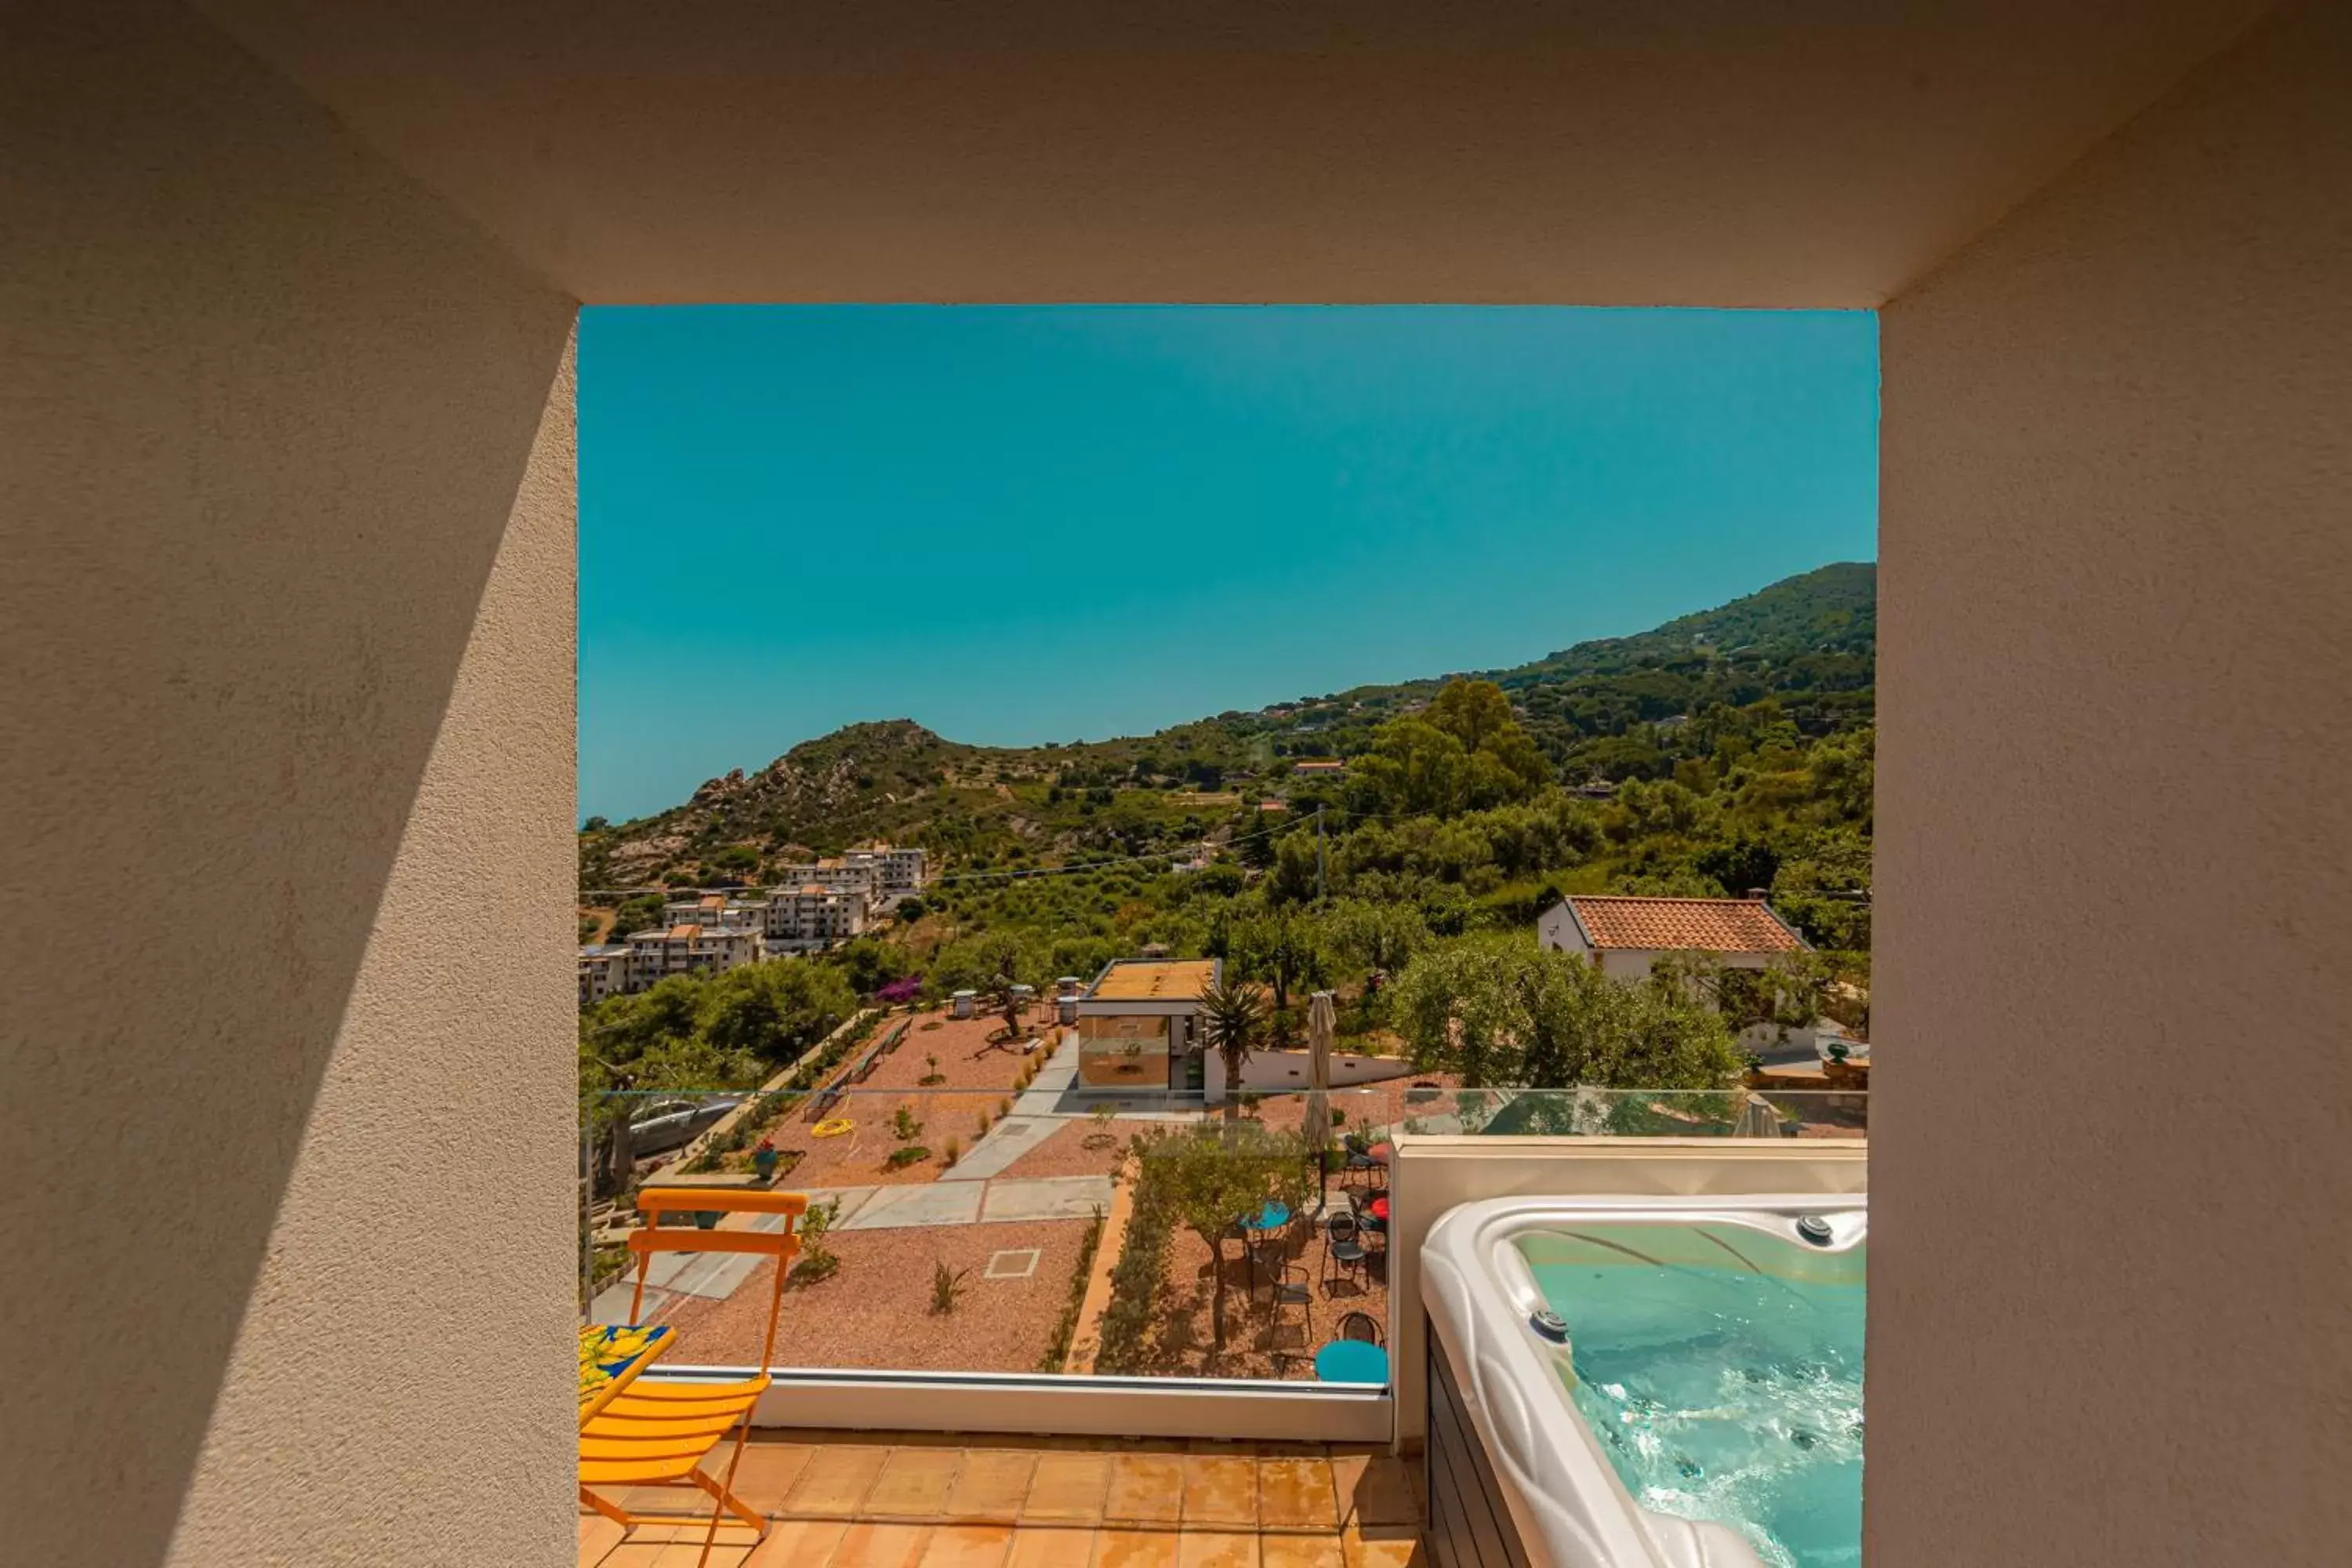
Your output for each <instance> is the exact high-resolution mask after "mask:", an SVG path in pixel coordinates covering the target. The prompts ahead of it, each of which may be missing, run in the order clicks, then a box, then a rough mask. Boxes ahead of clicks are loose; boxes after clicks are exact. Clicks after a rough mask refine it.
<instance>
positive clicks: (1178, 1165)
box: [1144, 1122, 1310, 1352]
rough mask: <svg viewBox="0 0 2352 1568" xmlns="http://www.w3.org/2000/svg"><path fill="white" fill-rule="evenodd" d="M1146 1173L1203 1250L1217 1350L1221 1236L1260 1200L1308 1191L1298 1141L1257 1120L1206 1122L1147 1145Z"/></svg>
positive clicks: (1221, 1312)
mask: <svg viewBox="0 0 2352 1568" xmlns="http://www.w3.org/2000/svg"><path fill="white" fill-rule="evenodd" d="M1144 1159H1145V1160H1146V1161H1147V1162H1150V1163H1151V1164H1152V1172H1151V1175H1152V1179H1153V1180H1154V1181H1156V1182H1160V1183H1162V1184H1164V1185H1165V1190H1166V1192H1167V1194H1168V1199H1169V1203H1170V1205H1171V1207H1173V1209H1174V1210H1175V1213H1176V1216H1177V1218H1178V1219H1179V1220H1180V1221H1181V1222H1182V1224H1183V1226H1184V1227H1185V1228H1186V1229H1188V1230H1190V1231H1191V1232H1192V1234H1193V1235H1195V1236H1197V1237H1200V1238H1201V1242H1202V1245H1203V1246H1205V1247H1208V1249H1209V1272H1210V1279H1211V1282H1212V1283H1211V1292H1212V1299H1211V1307H1210V1315H1209V1322H1210V1332H1211V1335H1212V1337H1213V1341H1214V1342H1215V1345H1216V1348H1217V1349H1218V1350H1219V1351H1221V1352H1222V1351H1223V1349H1224V1348H1225V1237H1228V1236H1230V1235H1232V1234H1233V1233H1234V1231H1235V1230H1237V1229H1239V1228H1240V1226H1241V1225H1242V1223H1243V1222H1244V1220H1246V1219H1248V1218H1249V1217H1251V1216H1252V1215H1255V1214H1256V1213H1257V1212H1258V1211H1259V1210H1260V1209H1262V1208H1264V1207H1265V1205H1267V1204H1268V1203H1281V1204H1285V1205H1288V1206H1289V1207H1290V1209H1291V1210H1292V1211H1293V1212H1294V1213H1295V1212H1297V1210H1298V1209H1299V1208H1301V1207H1303V1206H1304V1205H1305V1204H1306V1202H1307V1193H1308V1191H1309V1189H1310V1183H1309V1181H1308V1178H1307V1158H1306V1152H1305V1149H1304V1146H1303V1145H1302V1144H1301V1143H1300V1142H1299V1140H1298V1139H1297V1137H1296V1136H1293V1135H1290V1134H1286V1133H1276V1132H1269V1131H1266V1129H1265V1126H1264V1124H1262V1123H1259V1122H1237V1123H1226V1124H1223V1125H1221V1126H1220V1125H1213V1124H1211V1123H1207V1122H1203V1123H1202V1124H1200V1125H1199V1126H1197V1127H1195V1128H1193V1129H1192V1131H1189V1132H1173V1133H1168V1134H1164V1135H1163V1136H1161V1137H1160V1138H1159V1139H1156V1140H1154V1141H1153V1142H1150V1144H1148V1145H1147V1146H1146V1148H1145V1151H1144Z"/></svg>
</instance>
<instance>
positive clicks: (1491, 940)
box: [1391, 935, 1739, 1089]
mask: <svg viewBox="0 0 2352 1568" xmlns="http://www.w3.org/2000/svg"><path fill="white" fill-rule="evenodd" d="M1391 1010H1392V1016H1393V1017H1394V1018H1395V1020H1396V1023H1397V1026H1398V1028H1399V1030H1400V1031H1401V1032H1402V1034H1403V1035H1404V1037H1405V1039H1406V1041H1407V1042H1408V1043H1409V1044H1410V1046H1411V1047H1412V1054H1413V1060H1414V1062H1415V1063H1416V1065H1418V1066H1421V1067H1423V1068H1440V1069H1443V1070H1446V1071H1451V1072H1456V1073H1459V1074H1460V1075H1461V1076H1462V1079H1463V1081H1464V1082H1465V1084H1469V1085H1473V1086H1475V1085H1481V1084H1507V1085H1511V1086H1514V1087H1525V1088H1530V1089H1573V1088H1587V1087H1591V1088H1614V1089H1719V1088H1721V1087H1723V1086H1724V1085H1725V1084H1727V1083H1728V1082H1729V1081H1730V1080H1731V1079H1733V1078H1734V1077H1735V1076H1736V1075H1737V1074H1738V1070H1739V1057H1738V1052H1737V1051H1736V1050H1735V1049H1734V1048H1733V1046H1732V1039H1731V1030H1730V1028H1729V1027H1728V1026H1727V1024H1726V1022H1725V1020H1724V1018H1723V1016H1721V1015H1720V1014H1718V1013H1717V1011H1716V1010H1715V1009H1714V1008H1713V1007H1712V1006H1710V1005H1708V1004H1707V1003H1706V1000H1705V999H1703V998H1701V997H1698V996H1695V995H1693V994H1690V992H1689V990H1688V988H1687V987H1685V986H1682V985H1679V984H1668V983H1664V982H1653V981H1646V980H1644V981H1620V980H1613V979H1612V978H1610V977H1609V976H1608V975H1606V974H1603V973H1601V971H1600V970H1599V969H1598V968H1596V967H1594V966H1593V965H1591V964H1589V963H1585V962H1584V961H1583V960H1581V959H1580V958H1575V957H1571V956H1570V955H1569V954H1567V953H1563V952H1549V951H1546V950H1543V949H1540V948H1538V947H1537V946H1536V944H1535V943H1534V942H1533V941H1532V940H1530V939H1528V938H1527V937H1525V936H1519V935H1515V936H1511V937H1486V938H1472V939H1468V940H1465V941H1463V942H1453V943H1448V944H1446V945H1444V946H1442V947H1437V948H1433V949H1431V950H1430V951H1428V952H1424V953H1423V954H1422V955H1421V956H1419V957H1418V958H1415V959H1414V960H1413V961H1412V963H1410V964H1408V965H1407V966H1406V968H1405V972H1404V973H1403V974H1402V976H1401V977H1400V978H1399V980H1398V982H1397V985H1396V992H1395V995H1394V997H1393V999H1392V1001H1391Z"/></svg>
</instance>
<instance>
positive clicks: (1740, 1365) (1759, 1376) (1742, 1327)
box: [1523, 1227, 1864, 1568]
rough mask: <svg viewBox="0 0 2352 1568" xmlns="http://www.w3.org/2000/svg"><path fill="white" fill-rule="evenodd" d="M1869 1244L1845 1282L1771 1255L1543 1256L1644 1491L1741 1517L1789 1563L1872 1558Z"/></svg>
mask: <svg viewBox="0 0 2352 1568" xmlns="http://www.w3.org/2000/svg"><path fill="white" fill-rule="evenodd" d="M1612 1230H1613V1227H1612ZM1614 1234H1615V1235H1618V1236H1623V1235H1625V1232H1623V1231H1622V1230H1619V1231H1614ZM1555 1239H1557V1238H1555ZM1603 1245H1607V1244H1605V1243H1604V1244H1603ZM1764 1246H1765V1247H1767V1248H1768V1249H1769V1248H1781V1247H1793V1246H1794V1244H1791V1243H1785V1242H1779V1241H1777V1240H1769V1239H1768V1240H1766V1241H1765V1242H1764ZM1532 1250H1535V1249H1533V1248H1523V1254H1524V1253H1525V1252H1526V1251H1532ZM1543 1250H1546V1251H1549V1250H1551V1248H1549V1247H1547V1248H1544V1249H1543ZM1743 1250H1744V1251H1745V1252H1746V1253H1747V1254H1748V1256H1749V1257H1751V1258H1752V1257H1757V1256H1758V1252H1757V1247H1756V1246H1755V1245H1754V1244H1753V1243H1752V1242H1751V1243H1749V1244H1748V1245H1747V1246H1745V1247H1743ZM1858 1252H1859V1249H1856V1254H1855V1255H1853V1256H1850V1257H1849V1258H1847V1259H1846V1260H1845V1262H1846V1265H1847V1266H1846V1267H1845V1268H1842V1269H1841V1270H1838V1272H1842V1273H1843V1274H1844V1275H1845V1276H1846V1278H1845V1279H1843V1280H1835V1279H1806V1278H1804V1277H1803V1276H1804V1274H1805V1270H1804V1268H1802V1267H1799V1268H1795V1269H1793V1270H1791V1271H1790V1272H1793V1273H1794V1274H1796V1275H1797V1276H1798V1277H1797V1278H1795V1279H1791V1278H1789V1277H1788V1276H1787V1274H1784V1273H1783V1272H1782V1271H1781V1270H1780V1269H1779V1268H1773V1267H1772V1265H1771V1260H1770V1259H1769V1258H1764V1259H1763V1261H1764V1264H1765V1267H1764V1268H1763V1269H1762V1270H1761V1271H1759V1269H1757V1268H1744V1267H1739V1266H1738V1265H1736V1264H1733V1265H1729V1266H1727V1267H1723V1268H1714V1267H1685V1266H1675V1265H1669V1264H1636V1263H1632V1262H1629V1261H1627V1260H1625V1259H1623V1258H1613V1259H1612V1260H1611V1261H1608V1262H1604V1263H1600V1264H1597V1265H1595V1264H1586V1263H1581V1262H1538V1261H1536V1260H1535V1258H1532V1257H1531V1258H1529V1260H1528V1261H1529V1268H1530V1271H1531V1272H1532V1273H1533V1274H1534V1276H1535V1279H1536V1283H1537V1285H1538V1289H1541V1290H1542V1291H1543V1293H1544V1296H1545V1297H1546V1299H1547V1300H1549V1301H1550V1302H1551V1305H1552V1310H1554V1311H1556V1312H1558V1313H1559V1315H1560V1316H1561V1317H1562V1318H1564V1319H1566V1320H1567V1321H1568V1324H1569V1332H1570V1348H1571V1351H1572V1354H1573V1363H1574V1369H1575V1370H1574V1378H1573V1381H1572V1382H1571V1383H1570V1395H1571V1397H1572V1398H1573V1399H1574V1401H1575V1403H1576V1407H1577V1409H1578V1411H1579V1412H1580V1413H1581V1414H1582V1415H1583V1416H1584V1419H1585V1421H1586V1423H1587V1425H1589V1426H1591V1429H1592V1431H1593V1433H1594V1434H1595V1435H1596V1436H1598V1437H1599V1438H1600V1439H1601V1448H1602V1450H1603V1451H1604V1452H1606V1453H1607V1454H1608V1456H1609V1458H1610V1461H1611V1463H1612V1465H1613V1466H1614V1467H1615V1468H1616V1471H1617V1474H1618V1477H1619V1479H1622V1480H1623V1481H1624V1483H1625V1488H1626V1489H1627V1490H1628V1491H1630V1492H1632V1493H1633V1500H1634V1501H1636V1502H1638V1503H1640V1504H1641V1505H1642V1506H1643V1508H1647V1509H1652V1510H1656V1511H1657V1512H1660V1513H1669V1514H1676V1515H1679V1516H1681V1517H1683V1518H1685V1519H1695V1520H1714V1521H1720V1522H1722V1523H1724V1524H1727V1525H1729V1526H1731V1527H1732V1528H1733V1529H1736V1530H1738V1531H1740V1532H1741V1533H1742V1534H1744V1535H1746V1536H1747V1537H1748V1540H1749V1541H1750V1542H1752V1543H1753V1544H1754V1545H1755V1547H1756V1550H1757V1552H1758V1553H1759V1555H1761V1556H1762V1557H1763V1558H1764V1560H1765V1561H1766V1562H1767V1563H1775V1564H1778V1565H1779V1568H1849V1565H1851V1564H1855V1563H1860V1562H1861V1561H1862V1348H1863V1296H1864V1286H1863V1284H1862V1283H1861V1275H1862V1268H1861V1258H1860V1257H1859V1256H1858ZM1562 1376H1563V1378H1564V1379H1565V1378H1566V1376H1567V1373H1566V1370H1565V1369H1563V1371H1562Z"/></svg>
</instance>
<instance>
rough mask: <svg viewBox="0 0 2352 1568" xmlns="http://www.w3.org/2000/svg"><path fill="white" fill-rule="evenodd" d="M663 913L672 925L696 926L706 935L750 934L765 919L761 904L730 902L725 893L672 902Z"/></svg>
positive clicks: (701, 894)
mask: <svg viewBox="0 0 2352 1568" xmlns="http://www.w3.org/2000/svg"><path fill="white" fill-rule="evenodd" d="M662 913H663V915H664V916H665V917H666V918H667V921H668V923H670V924H671V925H674V926H679V925H698V926H700V927H702V928H703V929H704V930H705V931H753V930H757V929H758V928H759V927H760V926H761V923H762V922H763V921H764V920H765V918H766V910H765V905H764V903H763V902H753V901H749V900H740V899H730V898H729V896H728V895H727V894H725V893H698V894H696V895H695V896H694V897H692V898H688V899H673V900H670V901H669V902H668V903H667V904H665V905H664V906H663V907H662Z"/></svg>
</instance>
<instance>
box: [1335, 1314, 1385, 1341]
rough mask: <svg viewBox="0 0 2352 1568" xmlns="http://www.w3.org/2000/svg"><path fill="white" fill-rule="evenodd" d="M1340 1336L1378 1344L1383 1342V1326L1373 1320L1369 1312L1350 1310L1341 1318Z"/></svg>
mask: <svg viewBox="0 0 2352 1568" xmlns="http://www.w3.org/2000/svg"><path fill="white" fill-rule="evenodd" d="M1339 1337H1340V1338H1341V1339H1343V1340H1360V1341H1361V1342H1364V1343H1365V1344H1368V1345H1376V1344H1378V1343H1380V1342H1381V1326H1380V1324H1378V1323H1376V1322H1374V1321H1372V1318H1371V1314H1370V1313H1369V1312H1349V1314H1348V1315H1347V1316H1346V1317H1344V1318H1341V1319H1340V1320H1339Z"/></svg>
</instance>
